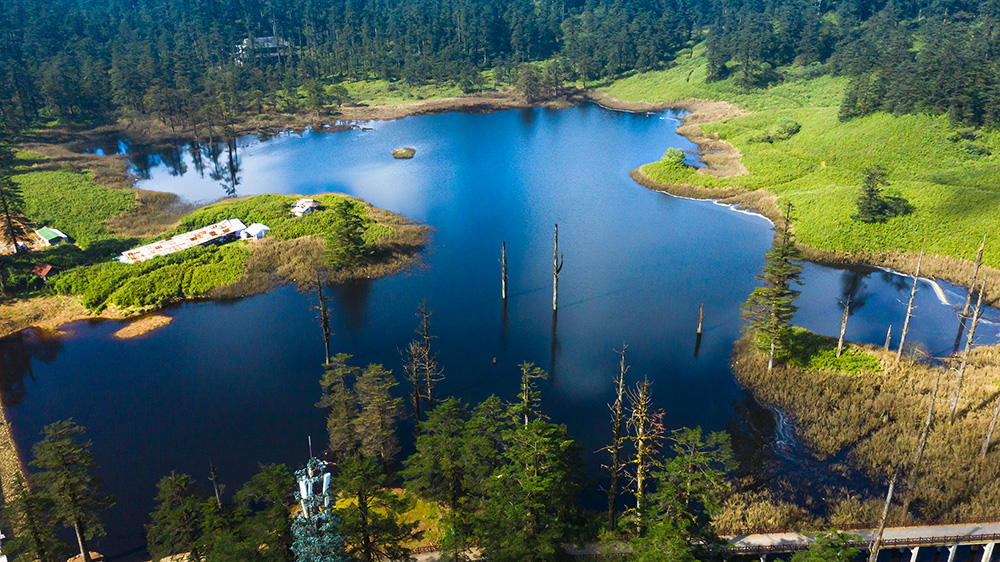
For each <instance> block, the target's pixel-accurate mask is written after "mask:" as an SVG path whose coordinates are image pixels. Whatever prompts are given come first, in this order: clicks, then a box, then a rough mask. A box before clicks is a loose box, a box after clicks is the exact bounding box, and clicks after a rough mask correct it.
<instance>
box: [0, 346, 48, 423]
mask: <svg viewBox="0 0 1000 562" xmlns="http://www.w3.org/2000/svg"><path fill="white" fill-rule="evenodd" d="M61 350H62V339H61V338H60V337H59V335H58V334H57V333H55V332H48V331H45V330H40V329H37V328H30V329H28V330H23V331H21V332H18V333H16V334H14V335H12V336H8V337H6V338H0V402H2V403H3V405H4V406H6V407H8V408H9V407H12V406H17V405H18V404H20V403H21V401H22V400H23V399H24V397H25V395H26V394H27V390H26V389H25V386H24V379H25V377H30V378H31V380H32V381H34V378H35V375H34V372H33V371H32V369H31V364H32V361H36V360H37V361H41V362H43V363H51V362H53V361H55V359H56V356H58V355H59V352H60V351H61Z"/></svg>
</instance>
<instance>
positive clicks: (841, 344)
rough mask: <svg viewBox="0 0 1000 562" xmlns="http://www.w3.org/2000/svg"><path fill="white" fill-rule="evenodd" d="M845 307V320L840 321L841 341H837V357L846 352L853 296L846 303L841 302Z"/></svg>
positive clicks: (848, 297)
mask: <svg viewBox="0 0 1000 562" xmlns="http://www.w3.org/2000/svg"><path fill="white" fill-rule="evenodd" d="M841 304H842V305H843V306H844V319H843V320H841V321H840V339H838V340H837V357H840V354H841V353H842V352H843V351H844V334H845V333H847V315H848V314H850V312H851V296H850V295H848V296H847V301H846V302H841Z"/></svg>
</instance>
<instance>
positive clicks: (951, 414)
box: [948, 279, 986, 423]
mask: <svg viewBox="0 0 1000 562" xmlns="http://www.w3.org/2000/svg"><path fill="white" fill-rule="evenodd" d="M985 289H986V279H983V282H982V285H980V288H979V298H978V299H977V300H976V309H975V310H974V311H973V312H972V326H971V327H970V328H969V337H968V338H967V339H966V340H965V351H963V352H962V364H961V365H960V366H959V368H958V377H957V379H956V380H955V392H953V393H952V395H951V405H950V406H949V407H948V423H954V421H955V412H956V411H957V410H958V397H959V395H960V394H961V392H962V383H963V382H964V381H965V368H966V366H967V365H968V364H969V352H970V351H972V341H973V339H974V338H975V337H976V326H977V325H978V324H979V319H980V318H981V317H982V313H983V310H982V308H983V291H984V290H985Z"/></svg>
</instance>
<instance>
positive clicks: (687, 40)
mask: <svg viewBox="0 0 1000 562" xmlns="http://www.w3.org/2000/svg"><path fill="white" fill-rule="evenodd" d="M998 22H1000V1H998V0H985V1H982V2H979V1H973V0H888V1H886V0H585V1H583V0H537V1H532V0H509V1H503V2H501V1H497V0H448V1H441V2H439V1H432V0H409V1H407V2H402V1H398V0H343V1H338V0H279V1H267V0H227V1H215V0H193V1H186V2H181V1H179V0H159V1H156V2H153V1H151V0H138V1H127V2H126V1H124V0H108V1H106V2H84V1H82V0H53V1H50V2H39V1H38V0H8V1H5V2H3V4H2V5H0V29H2V30H3V33H2V34H0V126H2V129H3V130H4V131H5V132H6V133H7V134H10V133H15V132H17V131H19V130H22V129H23V128H24V127H25V126H27V125H29V124H30V123H32V122H35V121H36V120H38V119H47V120H53V119H57V120H61V121H68V122H76V123H84V124H94V123H101V122H107V121H111V120H114V119H116V118H126V119H130V120H131V119H135V118H144V117H145V118H154V119H158V120H161V121H163V122H164V123H166V124H168V125H170V126H171V127H175V126H180V127H182V128H184V127H189V128H193V130H194V131H195V132H196V133H197V131H198V129H199V126H201V125H207V126H211V125H222V124H225V123H226V122H227V121H229V120H233V119H237V118H239V117H240V116H244V117H245V116H247V115H250V114H253V113H263V112H292V113H294V112H296V111H299V110H302V109H305V108H304V107H303V106H304V105H313V106H315V108H317V109H319V108H321V107H324V106H326V105H332V104H336V103H342V102H345V101H349V95H350V89H349V88H345V87H344V86H343V85H344V84H351V83H354V82H357V81H365V80H384V81H388V82H390V83H393V84H404V85H420V84H449V85H453V86H458V87H460V88H461V89H462V90H463V91H465V92H467V93H468V92H474V91H477V90H480V89H483V88H490V87H494V86H497V85H503V84H514V83H516V78H517V74H518V71H519V69H520V68H521V65H523V64H525V63H532V62H538V61H547V64H546V65H545V69H544V71H545V72H544V78H545V79H546V80H547V81H549V82H550V83H553V84H556V85H558V84H562V83H566V82H570V81H575V82H579V83H582V85H583V86H584V87H586V86H587V85H589V84H593V83H594V81H600V80H604V79H611V78H616V77H621V76H623V75H626V74H628V73H631V72H635V71H638V72H641V71H648V70H654V69H660V68H665V67H667V66H669V65H671V64H674V63H673V62H672V61H674V60H675V58H676V56H677V55H678V54H682V51H683V50H684V49H686V48H690V47H691V46H692V45H693V44H696V43H699V42H701V41H705V42H706V46H707V58H708V63H709V79H710V80H721V79H724V78H727V77H730V76H733V77H735V80H736V83H737V84H738V85H739V86H740V87H742V88H745V89H747V90H752V89H754V88H761V87H766V86H768V85H773V84H775V83H778V82H780V81H782V80H783V79H784V77H785V76H786V75H785V74H784V73H782V72H780V71H779V70H780V69H782V68H785V67H788V66H789V65H794V66H795V67H797V68H801V69H803V70H802V72H806V73H808V74H809V75H817V76H818V75H822V74H832V75H841V76H848V77H850V79H851V85H850V87H849V88H848V89H847V92H846V94H845V96H844V100H843V104H842V111H841V117H842V118H850V117H854V116H860V115H865V114H868V113H872V112H876V111H889V112H896V113H907V112H918V111H919V112H930V113H946V114H948V115H950V116H951V117H952V118H953V119H954V120H955V121H956V122H959V123H963V124H967V125H971V126H984V125H985V126H995V125H997V124H998V123H1000V71H998V62H997V60H998V59H997V51H998V50H1000V25H998ZM268 38H275V39H268Z"/></svg>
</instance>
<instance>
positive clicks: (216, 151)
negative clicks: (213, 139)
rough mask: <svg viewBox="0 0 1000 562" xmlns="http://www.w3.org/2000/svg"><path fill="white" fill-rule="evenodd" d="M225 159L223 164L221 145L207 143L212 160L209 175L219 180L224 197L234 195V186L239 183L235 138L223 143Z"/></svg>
mask: <svg viewBox="0 0 1000 562" xmlns="http://www.w3.org/2000/svg"><path fill="white" fill-rule="evenodd" d="M225 146H226V160H225V163H224V164H223V162H222V159H221V156H222V145H221V144H209V145H208V149H209V151H208V155H209V158H211V160H212V171H211V172H209V174H208V175H209V177H210V178H212V179H213V180H215V181H217V182H219V185H221V186H222V189H223V191H225V193H226V197H236V186H238V185H239V184H240V175H239V174H240V153H239V148H238V146H237V144H236V139H229V140H228V141H226V143H225Z"/></svg>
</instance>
